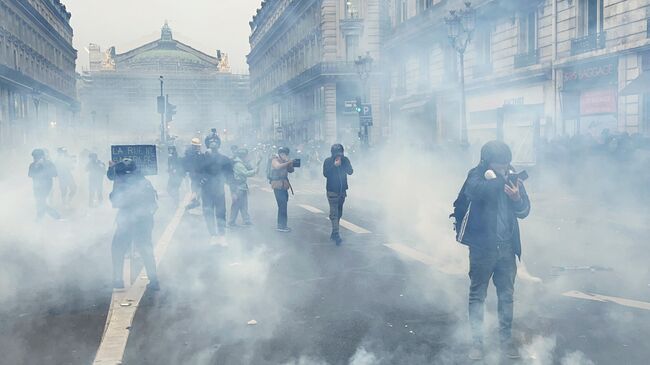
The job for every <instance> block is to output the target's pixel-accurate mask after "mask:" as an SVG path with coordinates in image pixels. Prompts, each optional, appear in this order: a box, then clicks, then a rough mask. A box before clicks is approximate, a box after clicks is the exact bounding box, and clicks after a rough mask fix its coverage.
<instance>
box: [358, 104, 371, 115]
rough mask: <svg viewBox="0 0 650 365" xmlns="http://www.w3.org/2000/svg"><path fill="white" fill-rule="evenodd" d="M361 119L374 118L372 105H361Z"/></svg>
mask: <svg viewBox="0 0 650 365" xmlns="http://www.w3.org/2000/svg"><path fill="white" fill-rule="evenodd" d="M359 116H360V117H362V118H363V117H365V118H372V104H361V111H360V112H359Z"/></svg>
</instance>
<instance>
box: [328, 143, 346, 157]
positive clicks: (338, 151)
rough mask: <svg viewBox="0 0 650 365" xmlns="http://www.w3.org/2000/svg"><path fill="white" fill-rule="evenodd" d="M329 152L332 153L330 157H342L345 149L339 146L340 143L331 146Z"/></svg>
mask: <svg viewBox="0 0 650 365" xmlns="http://www.w3.org/2000/svg"><path fill="white" fill-rule="evenodd" d="M330 151H331V152H332V156H333V157H336V156H343V153H344V151H345V148H343V145H342V144H340V143H335V144H333V145H332V148H331V149H330Z"/></svg>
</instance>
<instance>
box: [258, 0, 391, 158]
mask: <svg viewBox="0 0 650 365" xmlns="http://www.w3.org/2000/svg"><path fill="white" fill-rule="evenodd" d="M381 3H383V1H380V0H298V1H289V0H267V1H263V2H262V7H261V8H260V9H258V11H257V14H256V15H255V16H254V17H253V20H252V21H251V22H250V26H251V35H250V38H249V42H250V47H251V51H250V54H249V55H248V64H249V69H250V74H251V92H252V101H251V104H250V110H251V115H252V118H253V123H254V126H255V127H256V128H257V130H258V131H259V138H261V139H264V140H287V141H289V142H292V143H294V144H299V143H304V142H309V141H325V142H328V143H330V142H333V141H341V142H343V143H345V144H348V145H350V144H354V143H356V142H357V139H358V132H359V129H360V126H359V118H358V115H357V113H356V112H355V111H354V110H351V108H349V105H350V104H349V102H350V101H354V100H356V98H357V97H361V96H364V97H366V100H368V101H369V102H370V103H372V105H373V108H374V110H375V113H374V126H373V127H372V128H371V131H370V143H373V141H374V140H376V139H377V138H379V137H380V136H381V135H382V134H383V133H384V132H385V129H384V128H383V127H384V123H383V121H384V118H383V113H382V112H381V111H382V108H383V107H382V103H381V101H382V100H383V98H382V95H381V93H380V90H381V88H380V81H379V78H378V77H377V73H376V72H374V73H371V74H370V77H369V79H368V81H367V82H366V83H363V84H364V85H361V84H362V83H361V81H360V77H359V74H358V73H357V70H356V68H355V64H354V61H355V60H356V59H357V58H358V57H359V56H362V55H366V54H369V55H370V56H371V57H372V58H373V60H374V62H373V63H374V64H375V65H378V64H379V63H380V61H381V57H380V53H379V50H380V43H381V29H380V23H381V16H380V14H381V13H382V11H381V10H382V9H381V8H380V4H381ZM346 102H348V103H347V104H348V108H346Z"/></svg>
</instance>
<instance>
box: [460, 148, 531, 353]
mask: <svg viewBox="0 0 650 365" xmlns="http://www.w3.org/2000/svg"><path fill="white" fill-rule="evenodd" d="M511 161H512V152H511V151H510V148H509V147H508V146H507V145H506V144H505V143H503V142H500V141H490V142H488V143H486V144H485V145H484V146H483V148H482V149H481V162H480V163H479V165H478V166H477V167H475V168H473V169H472V170H470V171H469V174H468V176H467V181H466V183H465V190H464V194H466V197H467V198H468V199H469V202H470V203H469V206H468V208H467V213H466V214H465V217H464V219H463V221H462V224H461V229H460V232H459V234H458V241H459V242H461V243H463V244H465V245H467V246H469V261H470V264H469V266H470V267H469V278H470V282H471V283H470V290H469V321H470V326H471V329H472V337H473V346H472V348H471V350H470V353H469V357H470V358H471V359H473V360H480V359H481V358H482V357H483V334H482V326H483V314H484V302H485V297H486V296H487V288H488V284H489V281H490V278H492V280H493V282H494V286H495V287H496V289H497V297H498V310H497V311H498V317H499V336H500V339H501V346H502V352H503V353H504V354H505V355H506V356H507V357H509V358H518V357H519V351H518V349H517V347H516V346H515V344H514V343H513V342H512V334H511V328H512V316H513V294H514V283H515V275H516V273H517V263H516V257H521V239H520V235H519V223H518V219H524V218H526V217H527V216H528V213H529V212H530V200H529V198H528V195H527V194H526V189H525V188H524V185H523V182H522V181H521V180H517V181H516V182H512V181H510V182H509V179H508V175H509V174H511V173H514V169H513V168H512V166H510V163H511Z"/></svg>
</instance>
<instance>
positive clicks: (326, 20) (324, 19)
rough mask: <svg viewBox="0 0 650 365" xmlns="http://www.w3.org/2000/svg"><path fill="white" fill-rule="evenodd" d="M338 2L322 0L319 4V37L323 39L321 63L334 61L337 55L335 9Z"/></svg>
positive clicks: (335, 0)
mask: <svg viewBox="0 0 650 365" xmlns="http://www.w3.org/2000/svg"><path fill="white" fill-rule="evenodd" d="M337 2H338V0H323V2H322V4H321V37H322V39H323V54H322V61H325V62H332V61H336V55H337V38H338V28H337V26H336V23H337V21H336V20H337V15H336V8H337V6H336V5H337Z"/></svg>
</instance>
